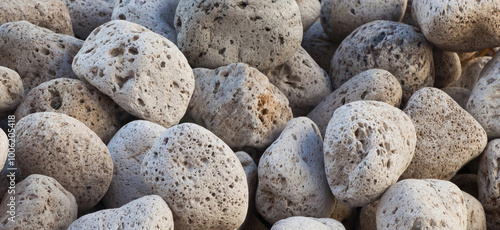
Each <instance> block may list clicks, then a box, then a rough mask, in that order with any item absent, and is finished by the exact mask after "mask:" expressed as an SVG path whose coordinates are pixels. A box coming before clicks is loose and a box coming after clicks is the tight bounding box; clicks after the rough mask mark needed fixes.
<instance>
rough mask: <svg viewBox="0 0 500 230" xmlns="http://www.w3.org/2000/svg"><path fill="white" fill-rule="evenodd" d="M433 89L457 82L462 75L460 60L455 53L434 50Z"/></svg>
mask: <svg viewBox="0 0 500 230" xmlns="http://www.w3.org/2000/svg"><path fill="white" fill-rule="evenodd" d="M433 57H434V69H435V70H434V71H435V81H434V87H437V88H443V87H447V86H448V85H450V84H451V83H453V82H455V81H457V80H458V79H459V78H460V75H461V74H462V65H461V64H460V58H459V57H458V54H457V53H455V52H447V51H443V50H440V49H434V52H433Z"/></svg>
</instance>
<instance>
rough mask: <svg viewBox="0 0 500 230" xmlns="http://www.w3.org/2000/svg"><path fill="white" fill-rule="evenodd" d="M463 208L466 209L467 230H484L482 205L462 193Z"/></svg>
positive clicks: (484, 222)
mask: <svg viewBox="0 0 500 230" xmlns="http://www.w3.org/2000/svg"><path fill="white" fill-rule="evenodd" d="M462 195H463V196H464V201H465V207H466V208H467V230H485V229H486V216H485V213H484V208H483V205H481V202H479V201H478V200H477V199H476V198H474V197H473V196H471V195H470V194H468V193H466V192H463V191H462Z"/></svg>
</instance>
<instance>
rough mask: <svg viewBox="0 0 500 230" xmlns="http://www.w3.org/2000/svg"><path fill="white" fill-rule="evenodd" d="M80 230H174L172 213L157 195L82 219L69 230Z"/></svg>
mask: <svg viewBox="0 0 500 230" xmlns="http://www.w3.org/2000/svg"><path fill="white" fill-rule="evenodd" d="M79 229H157V230H173V229H174V220H173V216H172V211H170V208H169V207H168V205H167V203H165V201H164V200H163V199H162V198H161V197H160V196H157V195H150V196H144V197H141V198H138V199H136V200H134V201H131V202H130V203H127V204H126V205H124V206H122V207H120V208H115V209H105V210H102V211H97V212H94V213H91V214H88V215H85V216H82V217H80V218H79V219H78V220H76V221H75V222H73V223H72V224H71V226H69V228H68V230H79Z"/></svg>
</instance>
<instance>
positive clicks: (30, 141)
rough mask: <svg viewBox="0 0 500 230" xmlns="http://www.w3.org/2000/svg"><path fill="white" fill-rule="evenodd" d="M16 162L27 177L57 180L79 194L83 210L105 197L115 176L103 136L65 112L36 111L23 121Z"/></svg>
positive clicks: (17, 135)
mask: <svg viewBox="0 0 500 230" xmlns="http://www.w3.org/2000/svg"><path fill="white" fill-rule="evenodd" d="M16 161H17V162H18V164H19V167H20V168H21V170H22V171H23V174H24V175H26V176H29V175H31V174H42V175H46V176H50V177H53V178H54V179H56V180H57V181H58V182H59V183H61V185H62V186H64V188H66V189H67V190H68V191H69V192H71V193H72V194H73V195H74V196H75V198H76V202H77V204H78V209H79V211H83V210H86V209H89V208H92V207H93V206H95V205H96V204H97V203H98V202H99V200H101V198H102V197H103V196H104V193H106V190H107V189H108V186H109V183H110V182H111V177H112V175H113V161H112V159H111V156H110V155H109V151H108V149H107V148H106V145H105V144H104V143H103V142H102V141H101V139H100V138H99V136H97V134H95V133H94V132H93V131H92V130H90V128H88V127H87V126H85V124H83V123H81V122H80V121H78V120H77V119H75V118H72V117H70V116H68V115H65V114H61V113H54V112H42V113H33V114H30V115H28V116H26V117H24V118H23V119H21V120H19V122H18V123H17V124H16Z"/></svg>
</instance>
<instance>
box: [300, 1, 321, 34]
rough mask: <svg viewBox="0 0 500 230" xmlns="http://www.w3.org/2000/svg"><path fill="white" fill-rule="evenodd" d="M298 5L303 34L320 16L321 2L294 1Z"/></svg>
mask: <svg viewBox="0 0 500 230" xmlns="http://www.w3.org/2000/svg"><path fill="white" fill-rule="evenodd" d="M295 2H297V5H299V10H300V16H301V18H302V26H303V27H304V32H305V31H307V29H309V27H311V25H312V24H314V22H315V21H316V20H317V19H318V18H319V15H320V14H321V2H320V1H318V0H295Z"/></svg>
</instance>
